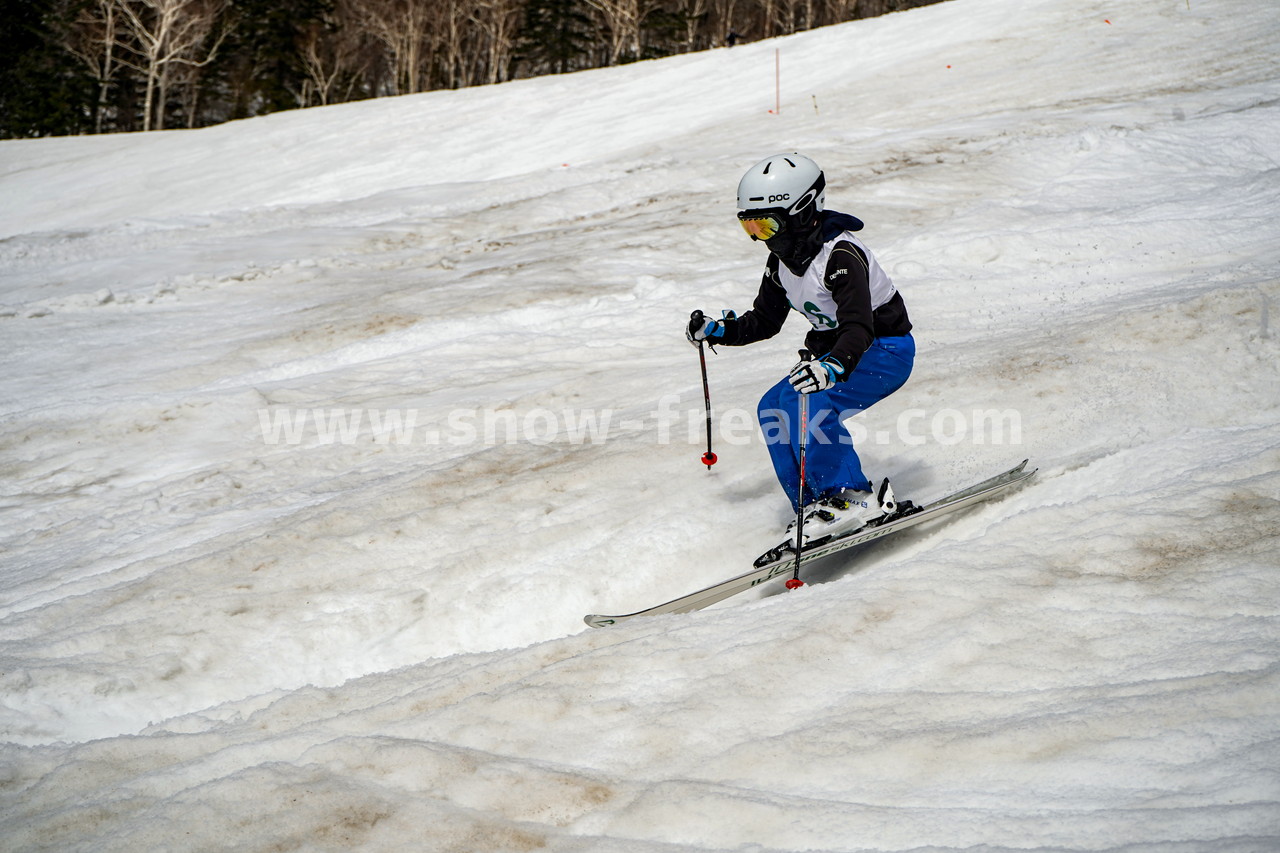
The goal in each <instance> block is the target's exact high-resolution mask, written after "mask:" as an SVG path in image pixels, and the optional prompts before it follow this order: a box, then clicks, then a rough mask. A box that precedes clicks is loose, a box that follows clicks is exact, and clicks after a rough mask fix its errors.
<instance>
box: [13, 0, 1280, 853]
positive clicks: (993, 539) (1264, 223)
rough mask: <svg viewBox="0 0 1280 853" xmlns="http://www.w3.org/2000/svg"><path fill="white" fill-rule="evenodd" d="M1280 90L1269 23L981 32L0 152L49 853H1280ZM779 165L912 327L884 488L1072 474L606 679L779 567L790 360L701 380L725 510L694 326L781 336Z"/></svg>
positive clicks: (921, 28)
mask: <svg viewBox="0 0 1280 853" xmlns="http://www.w3.org/2000/svg"><path fill="white" fill-rule="evenodd" d="M775 48H780V49H781V51H782V54H781V55H782V62H783V75H784V76H783V87H784V107H783V114H782V116H781V120H780V118H779V117H778V116H773V115H770V114H768V113H767V112H766V109H767V108H768V107H771V106H772V100H771V98H772V91H773V90H772V85H773V79H772V73H773V55H774V49H775ZM1277 55H1280V17H1277V16H1276V14H1275V11H1274V10H1273V9H1271V8H1270V7H1269V6H1268V4H1263V3H1255V2H1247V1H1246V0H1193V2H1192V3H1190V4H1182V3H1179V2H1156V0H1121V2H1111V3H1101V2H1092V0H1088V1H1087V2H1083V3H1074V4H1061V3H1054V2H1049V0H1025V2H1014V0H953V2H950V3H944V4H940V5H937V6H931V7H926V8H922V9H917V10H912V11H910V12H906V13H899V14H894V15H889V16H885V17H884V18H879V19H873V20H867V21H861V22H857V23H853V24H848V25H844V26H840V27H833V28H828V29H825V30H820V31H814V32H811V33H805V34H800V35H797V36H793V37H789V38H786V39H780V40H777V41H775V42H762V43H757V44H753V45H747V46H743V47H738V48H734V49H733V50H720V51H712V52H709V53H704V54H697V55H690V56H684V57H675V58H671V59H667V60H662V61H657V62H645V63H638V64H636V65H632V66H627V67H624V68H617V69H605V70H600V71H595V72H588V73H582V74H575V75H568V76H564V77H556V78H545V79H541V80H533V81H521V82H517V83H512V84H505V85H502V86H495V87H486V88H482V89H475V90H466V91H460V92H439V93H430V94H427V95H422V96H415V97H408V98H397V99H384V100H379V101H374V102H365V103H359V104H350V105H343V106H338V107H332V108H325V109H314V110H307V111H299V112H294V113H284V114H278V115H273V116H269V117H265V118H261V119H255V120H251V121H246V122H237V123H232V124H228V125H223V126H220V127H216V128H209V129H206V130H201V131H195V132H168V133H155V134H146V135H122V136H115V137H96V138H92V137H87V138H74V139H50V140H26V141H9V142H3V143H0V194H3V197H4V198H5V200H6V201H5V205H4V206H3V210H0V346H2V347H3V352H4V356H5V363H6V366H7V368H8V369H7V370H6V371H5V373H4V375H3V376H0V447H2V448H3V453H2V454H0V471H2V473H3V476H2V477H0V483H2V484H3V492H2V493H0V555H2V557H0V561H2V562H0V565H2V569H0V731H3V741H4V743H3V745H0V837H3V838H4V839H5V842H4V846H5V848H6V849H13V850H24V851H25V850H59V851H70V850H95V851H102V850H144V849H145V850H159V849H166V850H207V849H242V850H272V849H305V850H351V849H363V850H392V849H414V850H430V851H462V850H466V851H473V850H474V851H518V850H535V849H547V850H557V851H593V853H602V852H603V853H612V851H618V853H632V851H668V850H669V851H678V850H689V851H692V850H699V851H712V850H717V851H718V850H725V851H729V850H732V851H749V853H772V851H806V850H831V851H835V850H840V851H853V850H875V851H905V850H913V851H920V850H959V849H971V850H983V851H998V850H1013V849H1017V850H1038V851H1058V850H1075V851H1079V850H1089V851H1104V850H1105V851H1121V850H1124V851H1135V850H1161V851H1177V853H1182V851H1187V853H1192V851H1194V852H1195V853H1199V851H1206V850H1213V851H1230V853H1235V851H1269V850H1275V849H1277V848H1280V773H1278V772H1277V769H1276V768H1278V767H1280V747H1278V746H1277V744H1280V739H1278V738H1277V732H1278V731H1280V725H1278V723H1280V713H1278V712H1277V710H1276V697H1277V695H1280V657H1278V655H1277V649H1280V613H1278V610H1280V606H1278V601H1280V580H1278V575H1277V569H1278V568H1280V561H1278V560H1277V557H1276V554H1277V552H1278V550H1280V549H1278V548H1277V544H1278V543H1280V429H1278V428H1277V425H1278V423H1280V368H1278V367H1277V364H1278V363H1280V346H1278V345H1277V333H1276V330H1275V329H1274V328H1273V321H1272V310H1273V306H1275V305H1276V304H1277V303H1278V300H1280V282H1278V280H1277V277H1276V270H1277V269H1278V268H1280V236H1278V235H1280V231H1277V228H1276V225H1275V221H1276V214H1277V211H1280V163H1278V160H1280V148H1278V147H1277V144H1276V141H1275V140H1276V139H1277V138H1280V136H1278V135H1280V76H1278V75H1277V73H1276V65H1275V57H1276V56H1277ZM784 148H786V149H791V148H794V149H796V150H800V151H802V152H804V153H807V154H809V155H810V156H812V157H814V158H815V159H816V160H817V161H818V162H819V163H820V164H821V165H822V166H823V167H824V169H825V170H826V172H827V175H828V179H829V189H828V204H829V206H830V207H832V208H835V209H840V210H847V211H849V212H853V213H856V214H857V215H859V216H860V217H861V218H863V219H865V220H866V221H867V223H868V227H867V230H866V232H864V233H865V236H866V239H867V241H868V243H869V244H870V245H871V246H872V248H873V249H874V250H875V251H876V253H877V255H878V257H879V258H880V259H881V260H882V262H883V263H884V264H885V265H886V268H887V269H888V270H889V272H890V273H891V275H893V276H894V278H895V281H896V282H897V284H898V285H899V287H900V289H901V290H902V291H903V293H904V296H905V298H906V300H907V303H908V306H909V310H910V312H911V316H912V319H913V321H914V322H915V325H916V336H917V340H918V343H919V357H918V360H917V365H916V371H915V374H914V375H913V376H912V378H911V380H910V381H909V383H908V384H907V386H905V387H904V388H903V389H902V390H901V391H900V392H898V393H897V394H895V395H894V396H893V397H892V398H890V399H889V400H888V401H886V402H885V403H882V404H881V405H880V406H878V407H876V408H874V409H872V410H871V411H869V412H867V413H866V414H864V415H861V416H859V417H858V419H857V423H858V424H859V425H860V426H861V428H862V429H864V430H865V433H866V435H867V436H868V440H867V442H866V443H865V444H864V445H863V446H862V447H861V450H862V454H863V458H864V462H865V463H866V465H867V468H868V472H869V473H870V474H871V475H872V476H874V477H879V476H892V478H893V481H894V485H895V488H896V490H897V492H898V494H899V495H900V496H905V497H911V498H915V499H928V498H930V497H933V496H935V495H938V494H941V493H944V492H945V491H948V490H950V489H952V488H954V487H957V486H962V485H965V484H967V483H968V482H971V481H974V480H977V479H981V478H983V477H986V476H989V475H990V474H993V473H995V472H997V471H999V470H1002V469H1003V468H1005V467H1007V465H1008V464H1010V463H1012V462H1014V461H1016V460H1017V459H1020V458H1023V457H1030V458H1031V459H1032V460H1033V464H1034V465H1036V466H1038V467H1039V469H1040V471H1039V473H1038V474H1037V476H1036V478H1035V479H1033V480H1032V481H1031V482H1030V483H1029V484H1028V485H1026V486H1025V487H1023V488H1021V489H1019V490H1018V491H1016V492H1013V493H1011V494H1009V495H1008V496H1006V497H1004V498H1002V499H1001V500H999V501H996V502H992V503H988V504H983V505H980V506H977V507H974V508H972V509H969V510H966V511H964V512H963V513H961V514H959V515H957V516H956V517H954V518H953V519H951V520H948V521H945V522H942V523H937V524H927V525H922V526H921V527H919V528H915V529H912V530H910V531H906V532H903V533H901V534H898V535H895V536H894V537H892V538H889V539H886V540H883V541H881V542H878V543H875V544H872V545H869V546H867V547H865V548H862V549H860V550H858V551H856V552H854V553H853V554H845V555H841V556H838V557H834V558H831V559H829V560H827V561H825V562H823V563H820V564H818V565H817V566H815V567H814V569H813V570H812V571H810V572H808V573H807V579H808V580H809V581H810V585H809V586H808V587H806V588H804V589H802V590H799V591H796V592H793V593H785V594H783V593H782V591H781V590H780V589H774V588H766V589H762V590H760V591H758V592H753V593H750V594H746V595H743V596H739V597H737V598H734V599H731V600H729V601H726V602H724V603H722V604H719V605H717V606H715V607H714V608H712V609H710V610H708V611H704V612H702V613H698V614H692V615H684V616H672V617H656V618H652V619H644V620H635V621H633V622H629V623H627V624H625V625H620V626H617V627H616V628H611V629H607V630H598V631H593V630H588V629H584V628H583V626H582V625H581V622H580V620H581V616H582V614H584V613H587V612H615V613H623V612H630V611H632V610H636V609H640V608H642V607H647V606H649V605H652V604H656V603H658V602H659V601H661V600H664V599H665V598H670V597H674V596H676V595H679V594H681V593H684V592H688V591H691V590H693V589H696V588H699V587H700V586H704V585H706V584H708V583H711V582H714V581H717V580H721V579H723V578H724V577H727V576H729V575H731V574H735V573H738V572H740V571H742V570H744V569H745V568H746V567H747V566H749V565H750V561H751V559H752V558H753V557H754V556H755V555H756V554H758V553H759V552H760V551H762V550H764V549H765V548H767V547H769V546H770V545H772V544H774V540H775V539H776V537H777V532H778V531H779V530H780V529H781V528H782V527H783V526H784V525H785V523H786V521H787V514H788V510H787V507H786V503H785V501H784V500H783V499H782V497H781V493H780V491H779V489H778V488H777V485H776V483H775V482H774V480H773V475H772V472H771V470H770V468H769V465H768V460H767V454H766V452H765V450H764V447H763V446H762V444H761V443H760V441H759V440H758V439H755V438H753V436H754V434H755V433H754V427H753V420H752V417H751V415H752V413H753V411H754V405H755V402H756V399H757V397H758V395H759V393H760V392H762V391H763V390H764V388H765V387H766V386H767V385H768V384H770V383H772V382H773V381H775V379H776V377H777V376H779V375H780V374H781V372H782V371H783V370H785V369H786V368H787V367H789V365H790V360H791V359H792V358H793V357H794V350H795V348H796V347H797V346H798V345H799V338H800V331H801V330H800V328H799V325H798V322H797V321H795V320H792V321H791V322H790V323H788V325H787V326H786V327H785V328H784V330H783V333H782V334H781V335H780V336H779V337H778V338H775V339H774V340H772V341H769V342H766V343H763V344H760V345H757V346H754V347H751V348H747V349H737V350H734V349H723V350H721V351H720V353H719V354H718V355H715V356H712V357H710V358H709V370H710V374H711V387H712V397H713V402H714V404H715V407H716V416H717V421H716V422H717V427H718V429H719V430H720V437H719V438H718V440H717V441H718V443H717V447H716V451H717V453H719V455H720V462H719V464H718V465H717V466H716V467H715V469H714V472H713V473H711V474H708V473H706V472H705V470H704V469H703V468H702V466H701V465H700V464H698V461H697V457H698V455H699V454H700V453H701V450H702V447H701V445H700V442H701V441H702V440H703V438H702V433H701V429H702V421H701V411H702V400H701V387H700V379H699V375H698V370H697V363H696V361H697V360H696V357H695V356H694V355H693V354H692V352H691V350H690V349H689V348H688V346H687V345H686V344H685V343H684V341H683V340H682V335H681V332H680V330H681V327H682V324H683V322H684V321H685V320H686V319H687V317H688V313H689V311H690V310H692V309H693V308H702V309H704V310H707V311H718V310H720V309H721V308H735V309H736V310H739V311H741V310H744V309H745V308H747V307H749V303H750V300H751V298H752V296H753V295H754V292H755V288H756V286H757V283H758V280H759V274H760V269H761V266H762V263H763V260H764V258H763V256H762V254H761V251H760V249H759V247H757V246H753V245H751V244H749V243H747V244H745V245H744V240H743V237H742V234H741V232H740V231H739V229H738V228H737V226H736V225H735V224H734V222H733V219H732V191H733V187H734V186H735V185H736V182H737V180H738V177H739V176H740V175H741V172H742V171H743V170H744V169H745V168H746V167H747V166H749V165H750V164H751V163H753V162H755V161H756V160H757V159H759V158H760V157H761V156H764V155H765V154H768V153H771V152H772V151H774V150H775V149H784ZM677 398H678V399H677ZM664 399H667V400H668V403H669V405H668V409H669V411H672V412H674V415H673V419H674V422H673V425H672V426H671V427H670V436H669V437H670V440H669V441H664V440H662V438H663V434H664V433H663V431H664V429H666V428H665V427H663V426H662V425H661V423H660V422H659V416H658V414H657V413H658V412H659V411H661V409H662V406H663V405H664V404H663V402H662V401H663V400H664ZM975 411H977V412H987V413H990V412H995V413H1005V414H1007V413H1014V414H1015V415H1016V422H1015V421H1009V420H1004V421H1001V422H1000V423H1001V425H1002V428H1003V430H1004V431H1003V432H1002V433H988V434H987V435H985V436H984V438H983V440H979V439H978V438H977V437H976V436H975V435H974V434H973V433H972V432H969V433H967V434H964V435H958V434H957V433H956V428H957V426H956V425H957V424H958V423H966V424H972V423H974V422H976V418H975V419H970V420H966V419H967V418H968V417H969V416H970V415H972V414H973V413H974V412H975ZM317 412H318V413H320V414H321V415H322V416H323V418H324V422H323V423H321V424H317V422H316V421H315V419H314V414H315V413H317ZM356 412H359V413H360V415H359V417H360V418H361V421H360V422H359V424H358V429H355V431H354V433H353V434H354V436H355V440H353V441H351V442H344V441H343V440H342V428H343V426H344V425H346V426H351V425H352V423H353V422H351V421H349V420H346V419H349V418H353V417H355V416H356V415H355V413H356ZM390 412H397V413H399V414H401V415H402V416H406V417H407V416H408V415H409V413H412V417H413V418H414V421H413V424H412V429H413V433H412V436H413V440H409V441H400V442H398V441H394V440H390V441H386V440H383V441H380V440H379V439H378V437H377V430H378V429H379V424H381V425H382V426H387V425H386V424H383V423H382V422H381V421H379V423H378V424H375V423H373V422H372V421H371V420H370V418H373V417H377V418H385V417H387V416H388V413H390ZM910 412H916V413H918V414H917V415H916V416H915V417H914V419H913V420H909V421H906V422H905V425H906V427H907V429H905V430H904V421H903V419H902V415H903V413H910ZM371 413H372V414H371ZM459 413H462V414H463V415H464V416H465V415H466V414H467V413H472V417H470V418H468V417H461V419H460V416H459ZM486 413H487V417H489V418H490V419H491V420H492V423H493V429H494V435H493V440H486V438H485V434H484V432H485V420H484V419H485V417H486ZM940 413H943V414H940ZM946 413H953V414H946ZM299 414H301V416H302V417H303V419H304V420H303V421H302V422H301V423H302V429H301V431H300V432H299V434H298V435H297V436H296V437H297V438H298V441H296V442H294V443H290V442H289V441H287V440H283V439H284V437H286V436H287V435H288V430H289V428H290V427H291V426H292V425H293V423H294V422H293V420H292V419H293V418H295V417H297V416H298V415H299ZM606 414H607V417H608V419H609V420H608V422H607V425H602V422H601V421H600V420H599V419H600V418H601V417H604V416H605V415H606ZM584 415H591V416H592V417H595V418H596V419H597V420H596V421H595V422H594V423H593V424H591V425H587V424H585V423H584V422H582V421H580V420H579V419H580V418H582V417H583V416H584ZM570 417H572V418H573V419H574V420H575V425H570V424H568V422H567V420H566V419H567V418H570ZM334 418H337V419H336V420H334ZM548 419H551V420H548ZM550 423H554V424H555V425H556V426H557V431H556V432H555V433H554V434H548V433H547V431H546V428H547V425H548V424H550ZM935 423H936V424H937V425H938V428H936V429H935V428H934V425H935ZM509 424H513V425H514V426H515V428H516V429H517V430H523V432H521V433H520V435H519V436H518V440H514V441H511V442H508V441H505V440H504V439H505V437H506V433H505V432H503V431H502V430H504V429H505V426H506V425H509ZM593 427H600V428H601V432H600V433H599V435H598V436H597V437H598V438H599V439H601V440H597V441H593V440H590V439H591V436H592V435H593V433H592V432H591V431H590V430H591V428H593ZM1015 427H1016V430H1017V431H1016V432H1015V431H1014V428H1015ZM540 429H541V430H543V431H542V432H539V430H540ZM574 429H577V430H578V434H579V435H580V436H581V437H582V439H583V440H577V441H575V440H573V438H572V434H571V433H572V431H573V430H574ZM931 429H933V432H931ZM272 430H275V434H276V436H277V437H279V438H281V439H282V440H280V441H278V442H275V443H272V442H271V441H269V440H268V437H269V435H270V434H271V432H272ZM686 433H688V435H687V436H686ZM326 435H327V437H326ZM733 436H739V437H744V438H743V440H741V441H735V440H731V439H732V437H733Z"/></svg>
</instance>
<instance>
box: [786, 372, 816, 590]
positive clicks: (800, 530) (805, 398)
mask: <svg viewBox="0 0 1280 853" xmlns="http://www.w3.org/2000/svg"><path fill="white" fill-rule="evenodd" d="M812 357H813V356H812V354H811V353H810V352H809V351H808V350H807V349H802V350H800V360H801V361H809V360H810V359H811V358H812ZM808 447H809V395H808V394H800V487H799V489H798V493H797V495H796V500H797V503H799V504H800V509H799V510H798V511H797V512H796V568H795V571H794V572H792V574H791V579H790V580H789V581H787V589H799V588H800V587H802V586H804V581H802V580H800V552H801V551H802V550H804V477H805V470H804V458H805V451H806V450H807V449H808Z"/></svg>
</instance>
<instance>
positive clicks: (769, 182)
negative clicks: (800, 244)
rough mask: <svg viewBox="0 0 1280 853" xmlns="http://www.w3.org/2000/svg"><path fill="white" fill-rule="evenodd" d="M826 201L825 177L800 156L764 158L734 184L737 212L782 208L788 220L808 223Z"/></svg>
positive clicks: (813, 165) (815, 164)
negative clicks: (798, 219)
mask: <svg viewBox="0 0 1280 853" xmlns="http://www.w3.org/2000/svg"><path fill="white" fill-rule="evenodd" d="M826 199H827V179H826V176H825V175H823V174H822V170H821V169H819V168H818V164H817V163H815V162H813V161H812V160H810V159H809V158H808V157H805V156H804V155H803V154H795V153H791V154H774V155H773V156H772V157H766V158H764V159H763V160H761V161H760V162H759V163H756V164H755V165H754V166H752V167H751V168H750V169H748V170H747V173H746V174H745V175H743V176H742V180H741V181H739V182H738V209H739V210H760V209H764V208H774V209H777V208H782V209H783V210H785V211H786V212H787V215H788V216H789V217H796V218H803V219H808V218H809V217H810V216H812V215H813V214H814V213H818V212H820V211H821V210H822V209H823V206H824V205H825V203H826ZM810 205H812V210H810V209H809V207H810Z"/></svg>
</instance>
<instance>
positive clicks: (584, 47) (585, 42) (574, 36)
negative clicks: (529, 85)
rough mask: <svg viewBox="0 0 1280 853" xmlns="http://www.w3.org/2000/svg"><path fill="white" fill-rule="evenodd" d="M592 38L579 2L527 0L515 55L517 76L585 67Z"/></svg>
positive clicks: (588, 16)
mask: <svg viewBox="0 0 1280 853" xmlns="http://www.w3.org/2000/svg"><path fill="white" fill-rule="evenodd" d="M594 36H595V24H594V22H593V19H592V17H591V14H590V13H589V11H588V10H587V8H586V7H585V6H584V4H583V3H582V2H581V0H528V2H527V3H526V4H525V10H524V26H523V27H521V32H520V39H519V42H518V45H519V46H518V48H517V52H516V67H517V68H519V69H520V71H519V74H518V76H521V77H532V76H536V75H538V74H564V73H566V72H569V71H577V70H578V69H580V68H586V67H588V66H589V65H591V62H590V57H591V50H592V47H593V46H594V43H595V38H594Z"/></svg>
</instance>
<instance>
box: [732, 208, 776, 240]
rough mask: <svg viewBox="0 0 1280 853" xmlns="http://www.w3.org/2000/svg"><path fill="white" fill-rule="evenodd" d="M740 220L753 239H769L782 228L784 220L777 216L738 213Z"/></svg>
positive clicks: (743, 228) (744, 229)
mask: <svg viewBox="0 0 1280 853" xmlns="http://www.w3.org/2000/svg"><path fill="white" fill-rule="evenodd" d="M738 222H740V223H741V224H742V230H743V231H746V232H747V234H748V235H750V237H751V238H752V239H753V240H768V239H769V238H770V237H772V236H773V235H774V234H777V233H778V232H779V231H781V230H782V222H781V221H780V220H779V219H778V218H777V217H776V216H743V215H742V214H738Z"/></svg>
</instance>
